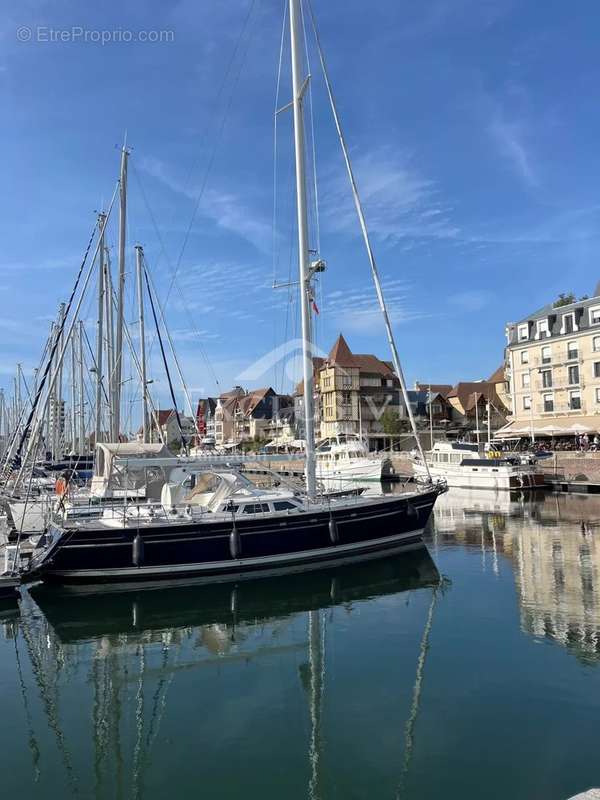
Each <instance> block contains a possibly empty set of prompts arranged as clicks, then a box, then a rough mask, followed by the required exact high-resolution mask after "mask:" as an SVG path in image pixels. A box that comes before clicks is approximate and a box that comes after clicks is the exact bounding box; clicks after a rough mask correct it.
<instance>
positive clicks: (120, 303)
mask: <svg viewBox="0 0 600 800" xmlns="http://www.w3.org/2000/svg"><path fill="white" fill-rule="evenodd" d="M128 156H129V151H128V150H127V147H126V145H125V144H124V145H123V148H122V150H121V175H120V178H119V198H120V206H119V286H118V296H117V297H118V299H117V331H116V343H115V345H116V352H115V368H114V374H113V392H112V398H113V427H112V431H111V438H112V440H113V442H118V441H119V433H120V428H121V377H122V373H123V326H124V324H125V244H126V239H127V158H128Z"/></svg>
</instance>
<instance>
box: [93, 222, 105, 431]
mask: <svg viewBox="0 0 600 800" xmlns="http://www.w3.org/2000/svg"><path fill="white" fill-rule="evenodd" d="M105 225H106V215H105V214H99V215H98V230H99V231H100V244H99V246H98V319H97V320H96V424H95V426H94V443H95V444H98V442H99V441H100V439H101V438H102V355H103V351H104V341H103V339H104V228H105Z"/></svg>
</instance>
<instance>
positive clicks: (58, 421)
mask: <svg viewBox="0 0 600 800" xmlns="http://www.w3.org/2000/svg"><path fill="white" fill-rule="evenodd" d="M65 309H66V305H65V304H64V303H61V304H60V310H59V312H58V329H57V336H59V342H58V347H59V350H60V357H59V362H58V364H57V372H58V377H57V380H56V384H55V392H56V397H55V406H54V409H55V411H54V423H53V436H52V460H53V461H58V460H59V459H60V457H61V455H62V453H61V450H62V433H63V431H62V422H63V415H62V409H63V398H62V379H63V360H64V355H65V347H66V344H67V342H66V340H65V337H64V333H63V334H61V333H60V329H61V326H62V324H63V320H64V317H65Z"/></svg>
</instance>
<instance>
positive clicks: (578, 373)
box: [567, 364, 581, 386]
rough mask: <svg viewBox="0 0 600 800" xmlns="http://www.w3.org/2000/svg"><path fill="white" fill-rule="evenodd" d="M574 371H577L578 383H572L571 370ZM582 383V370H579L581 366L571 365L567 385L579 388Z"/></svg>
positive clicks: (568, 368) (568, 369)
mask: <svg viewBox="0 0 600 800" xmlns="http://www.w3.org/2000/svg"><path fill="white" fill-rule="evenodd" d="M572 369H576V370H577V380H576V381H572V380H571V370H572ZM580 383H581V370H580V369H579V364H569V366H568V367H567V385H568V386H579V385H580Z"/></svg>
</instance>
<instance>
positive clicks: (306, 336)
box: [289, 0, 316, 498]
mask: <svg viewBox="0 0 600 800" xmlns="http://www.w3.org/2000/svg"><path fill="white" fill-rule="evenodd" d="M289 3H290V40H291V52H292V92H293V99H292V105H293V108H294V148H295V154H296V211H297V217H298V262H299V268H300V305H301V310H302V367H303V377H304V430H305V439H306V493H307V494H308V496H309V497H311V498H312V497H314V496H315V494H316V475H315V427H314V424H315V422H314V387H313V383H314V380H313V360H312V356H313V347H312V340H311V336H312V332H311V317H310V315H311V310H310V302H309V297H308V290H309V282H310V274H309V269H310V264H309V249H308V215H307V212H306V165H305V154H304V112H303V107H302V105H303V96H304V92H305V89H306V86H307V81H308V79H306V80H304V79H303V77H302V71H303V67H302V19H301V14H300V0H289Z"/></svg>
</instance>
